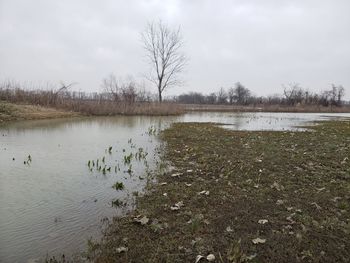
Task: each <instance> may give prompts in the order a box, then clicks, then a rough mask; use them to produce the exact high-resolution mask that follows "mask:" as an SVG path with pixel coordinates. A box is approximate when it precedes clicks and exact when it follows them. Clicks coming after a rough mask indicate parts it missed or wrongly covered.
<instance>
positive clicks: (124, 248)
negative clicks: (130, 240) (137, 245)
mask: <svg viewBox="0 0 350 263" xmlns="http://www.w3.org/2000/svg"><path fill="white" fill-rule="evenodd" d="M116 251H117V253H122V252H127V251H128V248H127V247H118V248H116Z"/></svg>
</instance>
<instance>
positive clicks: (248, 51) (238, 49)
mask: <svg viewBox="0 0 350 263" xmlns="http://www.w3.org/2000/svg"><path fill="white" fill-rule="evenodd" d="M349 10H350V2H349V1H346V0H338V1H331V0H324V1H316V0H309V1H303V0H294V1H293V0H266V1H259V0H232V1H230V0H226V1H210V0H201V1H199V0H193V1H185V0H183V1H175V0H166V1H146V0H143V1H136V0H134V1H112V0H111V1H107V0H105V1H92V0H91V1H84V0H76V1H67V0H64V1H49V0H33V1H25V0H1V1H0V57H1V59H0V79H4V78H13V79H18V80H22V81H24V80H29V81H34V82H35V81H50V82H58V81H60V80H66V81H77V82H79V85H78V86H76V89H81V90H86V91H93V90H98V89H99V87H100V83H101V79H102V78H103V77H105V76H106V75H107V74H109V73H110V72H114V73H116V74H117V75H121V76H123V75H127V74H133V75H135V77H136V78H138V79H141V78H142V74H143V73H145V72H147V64H146V63H145V61H144V54H143V50H142V46H141V43H140V32H141V31H142V30H143V29H144V27H145V26H146V24H147V22H148V21H152V20H158V19H162V20H163V21H165V22H166V23H168V24H169V25H172V26H178V25H180V26H181V29H182V33H183V35H184V39H185V47H184V49H185V52H186V53H187V55H188V56H189V58H190V60H189V65H188V69H187V72H186V75H185V79H186V85H184V86H183V87H179V88H175V89H172V90H169V91H168V92H167V94H176V93H179V92H184V91H189V90H194V91H201V92H204V93H208V92H211V91H213V90H217V89H218V88H219V87H220V86H224V87H228V86H231V85H233V83H235V82H237V81H241V82H242V83H243V84H245V85H246V86H247V87H248V88H250V89H251V90H252V91H253V92H254V93H255V94H261V95H266V94H272V93H276V92H281V91H282V88H281V84H283V83H289V82H298V83H300V84H302V85H303V86H304V87H306V88H309V89H310V90H322V89H327V88H329V85H330V84H331V83H336V84H338V83H339V84H342V85H343V86H344V87H345V88H346V89H347V90H346V92H347V98H350V94H349V93H350V89H349V87H350V74H349V73H350V34H349V33H348V32H350V16H349V15H348V13H349Z"/></svg>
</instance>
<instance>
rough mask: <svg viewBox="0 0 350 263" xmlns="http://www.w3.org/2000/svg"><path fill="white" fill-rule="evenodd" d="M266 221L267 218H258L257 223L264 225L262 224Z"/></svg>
mask: <svg viewBox="0 0 350 263" xmlns="http://www.w3.org/2000/svg"><path fill="white" fill-rule="evenodd" d="M267 222H269V220H267V219H260V220H259V221H258V223H259V224H261V225H264V224H266V223H267Z"/></svg>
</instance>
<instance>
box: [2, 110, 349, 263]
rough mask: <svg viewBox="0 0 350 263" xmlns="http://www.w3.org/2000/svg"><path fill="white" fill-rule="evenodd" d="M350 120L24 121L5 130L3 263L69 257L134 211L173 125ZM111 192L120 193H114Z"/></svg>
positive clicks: (221, 116)
mask: <svg viewBox="0 0 350 263" xmlns="http://www.w3.org/2000/svg"><path fill="white" fill-rule="evenodd" d="M332 117H350V114H334V115H332V114H326V115H325V114H301V113H191V114H186V115H184V116H180V117H110V118H84V119H61V120H48V121H26V122H18V123H11V124H8V125H6V126H3V127H0V214H1V218H0V261H1V262H26V261H28V260H29V259H37V258H42V257H45V254H46V253H49V254H50V255H52V254H58V253H60V252H65V253H67V254H72V253H74V252H78V251H79V250H81V249H84V248H85V246H86V240H87V239H89V238H90V237H97V236H98V235H99V233H100V230H101V226H102V225H103V223H102V222H103V220H104V219H105V218H111V217H112V216H115V215H122V214H123V213H125V212H126V211H128V209H132V206H133V202H132V200H133V195H136V194H137V192H140V191H141V192H142V190H143V189H144V187H145V185H146V183H147V172H151V171H152V170H153V169H155V168H156V164H157V147H158V146H159V145H160V142H159V141H158V139H157V136H156V134H157V132H158V131H159V130H161V129H164V128H165V127H167V126H168V125H169V124H171V123H173V122H217V123H223V124H225V127H227V128H229V129H239V130H297V129H298V128H297V126H302V125H305V124H308V123H310V122H312V121H315V120H324V119H329V118H332ZM112 186H115V187H114V188H113V187H112Z"/></svg>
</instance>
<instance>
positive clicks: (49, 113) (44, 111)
mask: <svg viewBox="0 0 350 263" xmlns="http://www.w3.org/2000/svg"><path fill="white" fill-rule="evenodd" d="M179 109H181V110H179ZM317 109H318V110H316V108H315V107H281V106H271V107H252V106H229V105H199V104H198V105H192V104H175V109H174V110H175V111H176V112H174V113H172V112H170V111H169V110H170V109H167V110H166V111H164V112H162V110H160V109H158V108H157V107H155V108H154V110H155V112H151V111H149V110H148V111H146V112H144V113H142V112H137V111H136V112H124V113H119V114H112V115H111V114H86V113H84V112H76V111H68V110H63V109H58V108H54V107H43V106H39V105H31V104H24V103H10V102H6V101H0V124H5V123H7V122H14V121H23V120H43V119H56V118H57V119H58V118H70V117H82V116H141V115H142V116H168V115H182V114H184V113H189V112H233V113H234V112H271V113H275V112H280V113H325V114H326V113H350V106H342V107H333V108H332V107H317ZM150 110H152V109H150Z"/></svg>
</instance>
